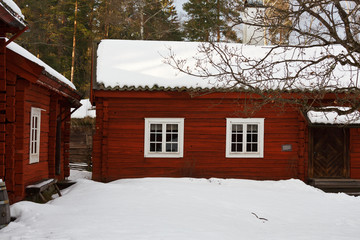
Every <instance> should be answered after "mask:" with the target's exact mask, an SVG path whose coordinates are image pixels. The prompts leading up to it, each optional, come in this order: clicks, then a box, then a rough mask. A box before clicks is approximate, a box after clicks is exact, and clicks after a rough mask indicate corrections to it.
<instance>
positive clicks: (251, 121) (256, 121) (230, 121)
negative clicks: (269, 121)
mask: <svg viewBox="0 0 360 240" xmlns="http://www.w3.org/2000/svg"><path fill="white" fill-rule="evenodd" d="M234 124H241V125H243V132H244V133H246V132H247V131H246V130H247V126H248V125H257V126H258V151H257V152H246V149H245V146H246V143H247V139H246V136H247V134H243V139H242V140H243V151H242V152H232V151H231V143H232V138H231V137H232V126H233V125H234ZM226 157H227V158H263V157H264V118H227V119H226Z"/></svg>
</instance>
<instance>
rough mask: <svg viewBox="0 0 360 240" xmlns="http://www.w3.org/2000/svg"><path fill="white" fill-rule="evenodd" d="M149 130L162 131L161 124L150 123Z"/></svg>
mask: <svg viewBox="0 0 360 240" xmlns="http://www.w3.org/2000/svg"><path fill="white" fill-rule="evenodd" d="M150 132H162V125H161V124H150Z"/></svg>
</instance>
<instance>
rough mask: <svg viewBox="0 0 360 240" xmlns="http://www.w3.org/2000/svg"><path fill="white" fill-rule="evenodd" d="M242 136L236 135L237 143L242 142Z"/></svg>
mask: <svg viewBox="0 0 360 240" xmlns="http://www.w3.org/2000/svg"><path fill="white" fill-rule="evenodd" d="M242 138H243V135H242V134H238V135H237V136H236V141H237V142H242V141H243V139H242Z"/></svg>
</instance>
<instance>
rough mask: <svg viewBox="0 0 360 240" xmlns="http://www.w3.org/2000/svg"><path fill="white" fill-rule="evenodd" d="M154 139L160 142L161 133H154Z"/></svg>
mask: <svg viewBox="0 0 360 240" xmlns="http://www.w3.org/2000/svg"><path fill="white" fill-rule="evenodd" d="M154 135H155V141H157V142H161V141H162V134H161V133H155V134H154Z"/></svg>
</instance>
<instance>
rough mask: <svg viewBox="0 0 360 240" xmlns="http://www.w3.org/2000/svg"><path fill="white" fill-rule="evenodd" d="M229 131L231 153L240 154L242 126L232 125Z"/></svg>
mask: <svg viewBox="0 0 360 240" xmlns="http://www.w3.org/2000/svg"><path fill="white" fill-rule="evenodd" d="M231 131H232V133H231V152H242V151H243V150H242V142H243V124H233V125H232V126H231Z"/></svg>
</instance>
